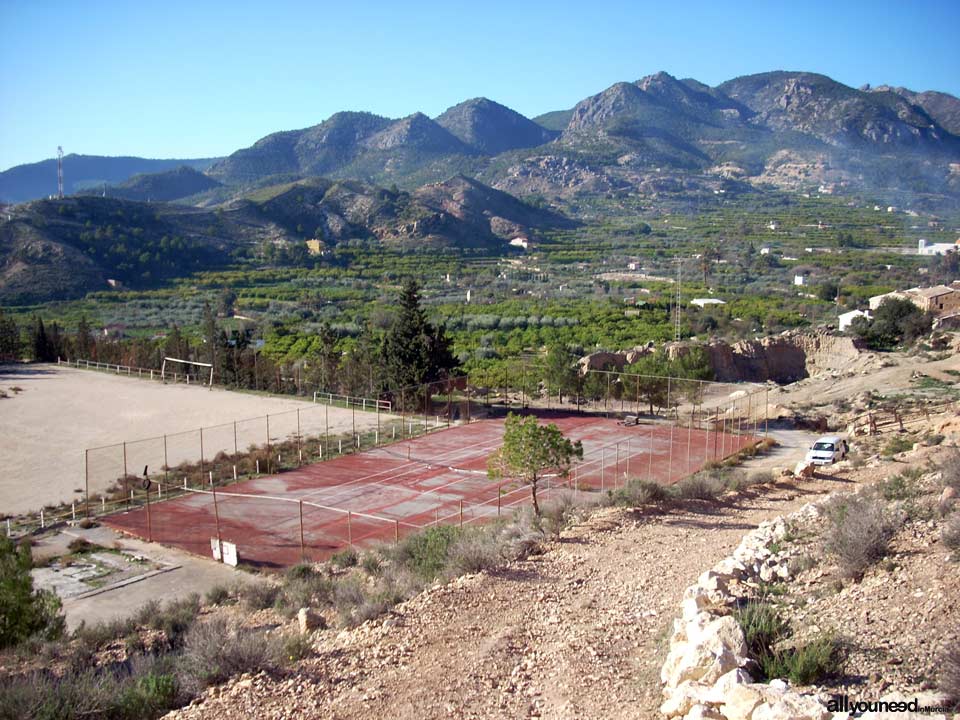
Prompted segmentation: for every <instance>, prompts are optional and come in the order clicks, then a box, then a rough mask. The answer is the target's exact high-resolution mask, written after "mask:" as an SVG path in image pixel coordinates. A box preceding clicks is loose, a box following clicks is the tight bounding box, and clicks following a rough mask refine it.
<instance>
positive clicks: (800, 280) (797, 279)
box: [793, 275, 806, 286]
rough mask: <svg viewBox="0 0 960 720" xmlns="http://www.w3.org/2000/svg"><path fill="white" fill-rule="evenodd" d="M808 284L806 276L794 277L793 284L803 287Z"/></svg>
mask: <svg viewBox="0 0 960 720" xmlns="http://www.w3.org/2000/svg"><path fill="white" fill-rule="evenodd" d="M805 282H806V276H804V275H794V276H793V284H794V285H797V286H802V285H803V284H804V283H805Z"/></svg>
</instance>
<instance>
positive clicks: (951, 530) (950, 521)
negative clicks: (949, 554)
mask: <svg viewBox="0 0 960 720" xmlns="http://www.w3.org/2000/svg"><path fill="white" fill-rule="evenodd" d="M940 539H941V540H942V541H943V544H944V545H946V546H947V547H948V548H950V550H952V551H953V552H954V553H958V554H960V514H957V513H954V514H953V515H951V516H950V517H949V518H947V519H946V520H945V521H944V523H943V527H942V528H940Z"/></svg>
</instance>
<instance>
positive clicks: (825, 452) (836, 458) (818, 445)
mask: <svg viewBox="0 0 960 720" xmlns="http://www.w3.org/2000/svg"><path fill="white" fill-rule="evenodd" d="M849 450H850V448H848V447H847V441H846V440H844V439H843V438H842V437H840V436H839V435H824V436H823V437H822V438H820V439H819V440H817V441H816V442H815V443H814V444H813V445H812V446H811V447H810V450H808V451H807V462H808V463H813V464H814V465H829V464H830V463H833V462H840V461H841V460H843V459H844V458H845V457H846V456H847V452H848V451H849Z"/></svg>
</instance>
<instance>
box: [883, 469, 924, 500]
mask: <svg viewBox="0 0 960 720" xmlns="http://www.w3.org/2000/svg"><path fill="white" fill-rule="evenodd" d="M878 489H879V491H880V494H881V495H883V497H884V499H885V500H912V499H913V498H916V497H918V496H919V495H920V494H921V493H920V488H919V486H918V485H917V483H916V479H915V478H908V477H906V476H905V474H903V475H902V474H897V475H893V476H891V477H888V478H887V479H886V480H884V481H882V482H881V483H879V484H878Z"/></svg>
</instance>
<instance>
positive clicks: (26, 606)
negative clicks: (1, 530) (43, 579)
mask: <svg viewBox="0 0 960 720" xmlns="http://www.w3.org/2000/svg"><path fill="white" fill-rule="evenodd" d="M32 567H33V558H32V555H31V552H30V546H29V545H28V544H25V543H24V544H21V545H20V546H19V547H16V546H14V544H13V542H12V541H11V540H10V539H9V538H7V537H0V648H6V647H11V646H13V645H16V644H17V643H20V642H22V641H24V640H26V639H27V638H28V637H30V636H32V635H38V636H40V637H43V638H46V639H49V640H55V639H57V638H59V637H60V636H61V635H63V631H64V627H65V621H64V618H63V615H62V614H61V612H60V609H61V604H60V599H59V598H58V597H57V596H56V595H55V594H54V593H53V592H51V591H49V590H34V589H33V578H32V577H31V575H30V569H31V568H32Z"/></svg>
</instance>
